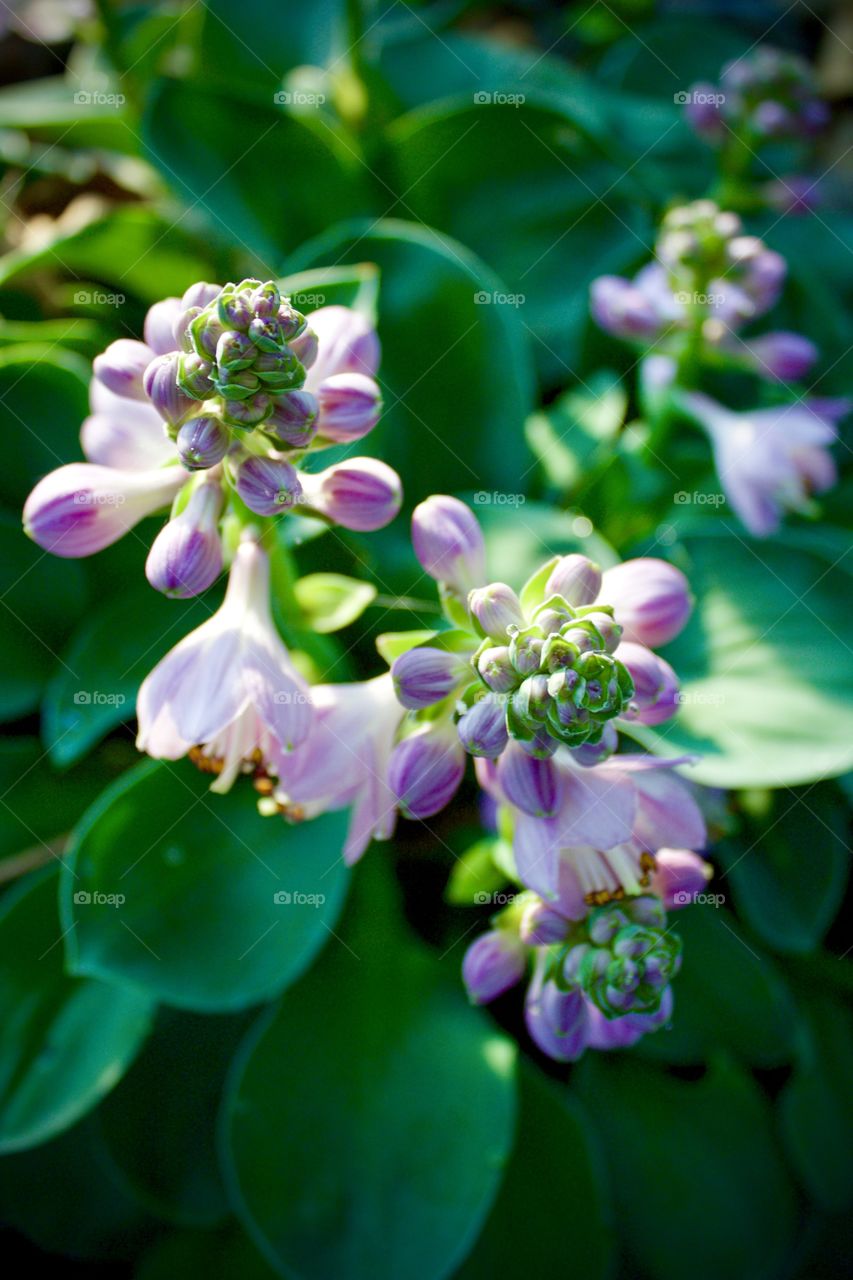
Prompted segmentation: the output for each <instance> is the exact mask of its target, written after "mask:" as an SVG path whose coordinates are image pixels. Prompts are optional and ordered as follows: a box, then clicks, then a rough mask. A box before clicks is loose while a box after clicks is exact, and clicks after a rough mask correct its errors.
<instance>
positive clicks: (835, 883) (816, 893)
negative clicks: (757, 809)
mask: <svg viewBox="0 0 853 1280" xmlns="http://www.w3.org/2000/svg"><path fill="white" fill-rule="evenodd" d="M715 856H716V857H718V858H719V859H720V861H721V862H722V864H723V866H724V867H725V869H726V876H727V880H728V883H729V884H730V885H731V886H732V891H733V893H734V897H735V900H736V902H737V906H738V910H739V912H740V914H741V915H742V916H743V917H744V919H745V920H747V921H748V923H749V926H750V928H751V929H752V931H753V932H754V933H755V935H756V936H757V937H759V938H761V939H762V940H763V941H764V942H766V943H768V944H769V945H770V946H771V947H773V948H774V949H775V950H776V951H781V952H786V953H798V952H800V953H802V952H808V951H811V950H813V949H814V948H815V947H816V946H818V945H819V943H820V941H821V938H822V937H823V935H824V934H825V933H826V931H827V929H828V928H829V926H830V925H831V924H832V921H833V919H834V918H835V915H836V913H837V911H838V908H839V906H840V905H841V902H842V900H843V898H844V891H845V888H846V886H847V878H848V874H849V870H850V846H849V839H848V819H847V812H846V809H845V806H844V805H843V803H842V802H841V800H840V798H839V796H838V792H837V791H836V790H835V789H834V788H833V787H832V785H831V784H828V783H827V784H825V785H823V786H820V785H818V786H812V787H809V788H805V787H804V788H801V789H798V790H797V791H780V792H778V793H777V794H776V796H775V804H774V806H773V808H772V809H770V810H769V811H768V812H767V813H766V814H765V815H763V819H762V821H760V822H759V821H755V822H751V823H749V824H748V825H747V826H746V828H745V831H744V833H743V834H742V835H741V837H740V838H739V839H738V840H732V841H724V842H723V843H722V844H721V845H719V846H718V847H717V849H716V850H715Z"/></svg>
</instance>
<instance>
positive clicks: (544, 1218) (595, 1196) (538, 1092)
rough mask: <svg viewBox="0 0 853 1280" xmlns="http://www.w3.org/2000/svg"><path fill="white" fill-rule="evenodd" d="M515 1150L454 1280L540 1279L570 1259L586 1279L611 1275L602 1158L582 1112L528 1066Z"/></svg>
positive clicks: (524, 1072)
mask: <svg viewBox="0 0 853 1280" xmlns="http://www.w3.org/2000/svg"><path fill="white" fill-rule="evenodd" d="M520 1083H521V1090H520V1098H519V1102H520V1107H519V1117H518V1126H517V1132H516V1140H515V1148H514V1150H513V1153H512V1156H511V1158H510V1162H509V1165H508V1166H507V1171H506V1175H505V1177H504V1180H503V1184H502V1185H501V1189H500V1191H499V1193H498V1197H497V1199H496V1200H495V1203H494V1205H493V1206H492V1211H491V1213H490V1214H489V1217H488V1218H487V1220H486V1225H485V1227H484V1228H483V1231H482V1234H481V1235H480V1239H479V1240H478V1241H477V1244H476V1245H475V1247H474V1251H473V1253H472V1254H471V1256H470V1257H469V1258H468V1260H467V1262H465V1263H463V1265H462V1267H461V1269H460V1270H459V1271H458V1272H457V1273H456V1276H457V1280H494V1278H495V1277H496V1276H501V1275H504V1276H510V1275H518V1276H521V1275H528V1276H536V1277H540V1276H546V1275H550V1274H552V1272H553V1271H554V1265H555V1261H556V1260H557V1259H559V1258H561V1257H563V1256H564V1254H566V1253H569V1254H571V1256H572V1257H573V1258H576V1259H578V1260H581V1259H582V1261H583V1268H582V1269H583V1275H584V1280H604V1278H605V1277H607V1276H609V1275H610V1274H611V1266H612V1262H613V1246H614V1234H613V1225H612V1222H611V1209H610V1204H609V1198H608V1192H607V1188H606V1185H605V1181H606V1180H605V1177H604V1168H603V1157H602V1155H601V1152H600V1150H599V1144H598V1140H597V1137H596V1134H595V1131H594V1130H593V1128H592V1126H591V1124H590V1121H589V1118H588V1117H587V1114H586V1111H585V1110H584V1108H583V1106H582V1105H581V1103H580V1102H579V1101H578V1099H577V1098H576V1097H574V1096H573V1095H572V1094H571V1093H569V1092H568V1090H558V1089H557V1088H556V1087H555V1086H554V1085H553V1084H552V1083H551V1082H550V1081H548V1080H547V1079H546V1078H545V1077H544V1076H543V1075H542V1074H541V1073H540V1072H539V1071H537V1069H536V1068H535V1067H533V1066H530V1065H528V1064H526V1063H525V1064H524V1068H523V1070H522V1071H521V1073H520Z"/></svg>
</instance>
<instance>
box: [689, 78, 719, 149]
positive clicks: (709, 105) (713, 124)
mask: <svg viewBox="0 0 853 1280" xmlns="http://www.w3.org/2000/svg"><path fill="white" fill-rule="evenodd" d="M720 96H721V95H720V94H719V93H718V92H717V87H716V85H713V84H708V83H707V82H703V83H701V84H694V85H693V87H692V89H691V90H690V94H689V97H688V101H687V104H686V106H685V108H684V118H685V120H686V121H687V123H688V124H689V125H690V127H691V128H692V129H694V130H695V131H696V133H698V134H699V136H700V137H701V138H705V139H706V140H707V141H708V142H716V141H718V139H720V138H721V137H722V136H723V132H724V125H723V122H722V120H721V118H720V106H719V101H718V100H719V97H720Z"/></svg>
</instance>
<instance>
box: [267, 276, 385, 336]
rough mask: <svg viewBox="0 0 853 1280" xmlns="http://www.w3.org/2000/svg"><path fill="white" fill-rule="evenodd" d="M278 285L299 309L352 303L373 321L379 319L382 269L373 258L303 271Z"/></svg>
mask: <svg viewBox="0 0 853 1280" xmlns="http://www.w3.org/2000/svg"><path fill="white" fill-rule="evenodd" d="M279 285H280V288H281V291H282V293H287V294H289V296H290V299H291V301H292V302H293V305H294V306H295V307H296V308H297V309H298V310H299V311H315V310H316V309H317V308H318V307H332V306H336V307H353V308H354V309H355V310H356V311H360V312H362V314H363V315H366V316H368V317H369V319H370V320H371V322H372V323H375V322H376V309H377V306H378V300H379V272H378V271H377V270H376V267H375V266H374V265H373V263H372V262H361V263H358V264H357V265H355V266H351V267H317V268H316V269H315V270H313V271H300V272H298V273H297V274H296V275H292V276H287V277H285V279H284V280H281V281H279Z"/></svg>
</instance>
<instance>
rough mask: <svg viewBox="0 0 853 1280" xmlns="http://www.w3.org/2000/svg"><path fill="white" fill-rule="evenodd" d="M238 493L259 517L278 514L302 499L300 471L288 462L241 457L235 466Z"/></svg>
mask: <svg viewBox="0 0 853 1280" xmlns="http://www.w3.org/2000/svg"><path fill="white" fill-rule="evenodd" d="M236 487H237V492H238V494H239V495H240V497H241V498H242V499H243V501H244V502H245V504H246V506H247V507H248V508H249V510H250V511H254V512H256V513H257V514H258V515H259V516H275V515H280V514H281V512H282V511H286V510H288V509H289V508H290V507H294V506H296V505H297V504H298V503H299V502H301V500H302V496H303V495H302V485H301V484H300V480H299V472H298V471H297V470H296V468H295V467H294V466H291V464H290V463H289V462H283V461H277V460H275V459H273V458H258V457H255V456H254V455H252V456H250V457H248V458H244V459H243V461H242V462H240V463H239V464H238V466H237V477H236Z"/></svg>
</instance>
